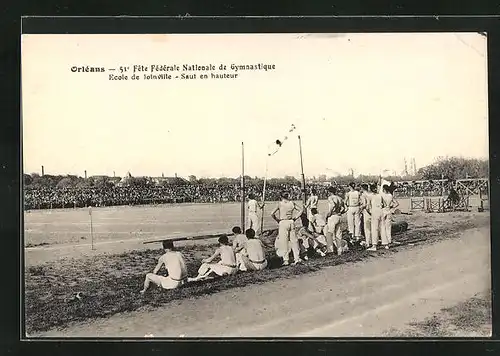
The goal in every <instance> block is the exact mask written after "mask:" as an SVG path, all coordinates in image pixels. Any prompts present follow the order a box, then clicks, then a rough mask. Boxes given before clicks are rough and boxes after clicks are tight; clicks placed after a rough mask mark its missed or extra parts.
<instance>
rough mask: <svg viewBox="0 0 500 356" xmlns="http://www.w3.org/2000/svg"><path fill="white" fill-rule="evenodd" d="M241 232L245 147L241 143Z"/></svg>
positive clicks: (243, 221)
mask: <svg viewBox="0 0 500 356" xmlns="http://www.w3.org/2000/svg"><path fill="white" fill-rule="evenodd" d="M241 230H242V231H245V146H244V143H243V142H242V143H241Z"/></svg>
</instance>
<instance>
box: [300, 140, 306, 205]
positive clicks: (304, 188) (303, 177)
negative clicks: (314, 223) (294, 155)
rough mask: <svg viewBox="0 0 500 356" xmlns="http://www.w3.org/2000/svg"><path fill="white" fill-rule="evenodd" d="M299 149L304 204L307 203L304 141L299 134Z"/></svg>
mask: <svg viewBox="0 0 500 356" xmlns="http://www.w3.org/2000/svg"><path fill="white" fill-rule="evenodd" d="M299 150H300V170H301V172H302V200H303V202H304V206H305V205H306V177H305V176H304V163H303V161H302V141H301V140H300V135H299Z"/></svg>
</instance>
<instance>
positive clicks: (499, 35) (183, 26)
mask: <svg viewBox="0 0 500 356" xmlns="http://www.w3.org/2000/svg"><path fill="white" fill-rule="evenodd" d="M396 6H397V5H396ZM181 13H182V12H181ZM22 22H23V26H22V31H23V33H300V32H312V33H319V32H443V31H473V32H487V34H488V35H487V36H488V53H487V56H488V86H489V94H488V103H489V143H490V187H491V190H490V195H491V202H490V207H491V211H490V214H491V215H490V216H491V235H492V237H494V236H496V235H498V231H499V224H498V220H497V219H495V214H496V212H497V211H498V210H497V206H498V200H499V199H498V198H499V197H498V194H499V190H498V183H499V182H500V175H499V171H498V158H497V152H498V150H497V146H496V141H495V140H494V133H495V132H496V130H495V123H496V122H497V120H498V119H497V117H498V114H499V112H500V107H499V104H497V102H496V101H495V99H496V98H498V97H499V94H500V90H499V89H500V80H499V79H500V68H498V65H495V64H498V59H499V52H500V26H499V24H500V22H499V18H494V17H452V16H428V17H418V16H404V17H388V16H373V17H370V16H364V17H347V16H340V17H299V16H290V17H274V18H264V17H226V18H220V17H218V18H217V17H191V16H176V17H169V18H159V17H149V18H140V17H127V16H122V17H114V18H104V17H99V18H97V17H94V18H77V17H72V18H54V17H51V18H46V17H28V18H24V19H23V21H22ZM18 35H19V34H18ZM18 38H19V37H18ZM17 45H18V46H17V48H16V49H17V53H16V54H17V58H11V57H7V56H5V57H2V59H4V58H5V59H6V61H7V64H10V65H11V67H12V68H13V69H14V72H11V73H10V74H11V75H13V74H14V76H15V77H17V78H14V79H15V80H17V82H16V83H15V85H14V88H9V90H10V91H9V90H8V91H7V92H6V94H7V96H6V98H7V100H6V101H5V103H6V104H7V106H8V105H9V104H10V105H13V109H14V110H13V112H12V113H13V115H12V119H10V120H11V121H8V120H5V119H4V120H2V121H1V122H2V124H3V127H2V129H0V134H2V140H1V141H0V142H1V145H2V147H1V149H0V157H2V158H1V161H0V182H2V183H4V184H2V185H1V186H0V187H1V188H3V187H4V186H5V187H7V191H6V194H5V198H4V199H2V205H1V207H2V213H3V214H2V219H1V220H0V228H1V230H2V231H5V232H6V233H5V234H2V235H4V236H5V240H7V241H5V242H6V243H7V244H6V245H7V248H8V251H10V247H13V248H12V254H9V256H10V257H13V258H14V261H13V262H14V263H13V264H14V265H15V266H16V268H19V267H21V271H23V265H22V261H21V259H20V257H21V256H22V254H23V250H22V245H20V244H19V243H18V242H19V234H20V232H21V231H20V230H21V227H22V209H21V205H20V200H19V199H20V197H22V196H21V186H20V182H21V181H20V180H19V179H20V178H21V177H22V171H21V167H22V166H21V164H20V163H21V152H20V145H19V144H20V140H21V138H22V136H21V135H22V131H21V125H20V121H19V112H20V82H19V74H20V46H19V41H18V42H17ZM16 60H17V63H16ZM4 80H5V78H4ZM4 98H5V96H4ZM3 203H6V204H5V205H4V204H3ZM13 207H14V208H15V209H12V208H13ZM19 212H21V213H19ZM499 245H500V244H499V243H498V242H496V240H495V239H494V238H492V240H491V250H492V256H491V260H492V261H491V266H492V291H493V298H492V299H493V317H494V319H493V337H494V338H495V337H498V332H499V330H500V328H499V327H498V325H499V324H498V320H496V319H497V315H498V312H497V310H498V300H497V298H496V297H495V294H496V293H495V292H496V290H497V288H498V286H497V282H496V278H495V277H496V276H498V272H497V271H498V267H499V263H498V262H497V261H498V250H499V247H500V246H499ZM4 246H5V245H4ZM14 251H16V252H14ZM3 262H5V260H4V261H3ZM3 262H2V263H3ZM11 270H12V267H11V268H10V269H9V268H8V266H7V267H6V268H4V271H5V272H6V273H5V274H4V278H5V280H4V281H7V283H8V286H6V290H16V291H17V290H19V287H20V286H21V284H22V278H23V277H22V275H21V278H19V276H18V275H15V274H11V273H9V271H11ZM4 297H5V295H4ZM4 297H2V299H4ZM7 302H8V303H9V304H10V302H13V303H12V304H11V305H12V307H10V308H9V307H7V308H5V309H4V311H3V316H2V318H1V319H2V321H3V322H4V323H5V322H7V323H10V326H8V325H2V329H1V331H2V333H1V335H2V336H1V339H0V340H1V341H2V344H4V343H5V344H6V346H7V347H8V349H9V350H10V351H14V352H16V351H17V352H19V353H22V354H24V353H26V352H33V351H36V352H37V353H40V352H42V353H44V352H47V353H49V352H50V353H51V354H59V353H64V354H67V353H68V352H71V353H75V354H79V353H85V354H88V353H90V352H92V351H94V350H93V348H94V347H95V348H98V349H99V351H101V352H112V351H115V350H116V351H117V352H120V353H123V351H125V352H131V353H132V352H134V353H137V352H141V353H144V352H151V353H153V352H156V353H158V352H160V351H162V350H163V351H166V350H168V352H169V353H174V354H177V353H181V352H188V353H190V352H196V351H207V350H206V348H205V347H206V346H208V345H207V344H206V343H205V341H209V342H210V347H211V348H212V350H210V351H215V352H219V353H220V352H223V351H226V352H231V353H233V354H234V353H245V352H247V353H248V352H251V353H255V352H256V350H254V349H258V350H260V351H262V350H266V351H268V352H269V353H273V354H275V353H277V352H286V351H290V350H289V348H293V350H294V351H295V352H297V353H306V352H307V353H310V352H315V351H316V352H321V353H325V352H328V351H336V352H339V351H340V352H353V353H366V352H370V351H371V352H373V351H375V352H376V351H379V352H385V353H388V352H397V353H403V352H404V353H410V354H414V353H417V352H418V353H419V354H420V353H422V351H423V352H427V353H428V352H431V353H433V352H436V353H442V352H443V351H451V352H453V354H462V353H465V352H467V353H471V352H472V353H473V354H478V355H479V354H481V353H486V352H492V351H494V350H498V346H497V343H495V342H494V341H493V339H492V340H484V339H469V340H468V341H466V340H464V339H455V340H453V339H451V340H450V339H446V340H440V341H439V343H438V342H435V341H436V340H425V339H424V340H411V339H410V340H406V339H392V340H388V339H370V340H369V341H364V342H361V343H353V342H351V341H360V340H362V339H357V338H356V339H354V338H353V339H332V340H331V341H325V340H324V339H309V340H307V341H302V340H299V339H295V340H293V341H292V340H290V339H274V341H275V342H270V341H269V340H262V339H261V340H258V341H253V340H254V339H248V341H243V342H241V341H239V340H241V339H238V341H231V339H229V340H226V341H222V340H220V339H202V340H200V341H193V340H179V341H173V342H172V341H160V340H155V341H152V342H151V341H149V340H148V341H146V342H144V341H132V340H130V339H125V340H126V341H127V342H122V340H123V339H118V338H109V339H101V340H100V341H98V342H89V341H91V340H92V339H87V340H82V341H83V342H80V341H73V340H74V339H69V341H68V342H64V344H62V343H61V344H59V343H54V342H51V341H48V340H47V341H22V342H19V341H18V342H17V343H15V340H19V336H20V332H21V324H20V320H19V318H18V317H19V310H20V309H19V308H20V306H21V305H22V304H23V303H22V295H17V296H15V297H14V298H11V299H10V300H7ZM7 338H8V339H10V340H11V342H8V341H7ZM12 341H14V343H12ZM128 341H130V342H128ZM9 346H10V347H9ZM70 350H71V351H70Z"/></svg>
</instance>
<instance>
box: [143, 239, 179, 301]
mask: <svg viewBox="0 0 500 356" xmlns="http://www.w3.org/2000/svg"><path fill="white" fill-rule="evenodd" d="M162 244H163V249H164V250H165V253H164V254H163V255H162V256H161V257H160V258H159V259H158V264H157V265H156V267H155V269H154V270H153V273H148V274H146V279H145V280H144V288H143V289H142V290H141V294H144V293H145V292H146V290H147V289H148V287H149V284H150V283H151V282H153V283H154V284H156V285H157V286H159V287H161V288H163V289H175V288H178V287H180V286H182V285H183V284H184V283H186V282H187V269H186V262H185V260H184V256H182V253H180V252H178V251H175V249H174V243H173V241H169V240H165V241H163V242H162ZM163 265H165V269H166V270H167V273H168V276H161V275H158V271H159V270H160V268H161V267H162V266H163Z"/></svg>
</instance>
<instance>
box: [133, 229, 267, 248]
mask: <svg viewBox="0 0 500 356" xmlns="http://www.w3.org/2000/svg"><path fill="white" fill-rule="evenodd" d="M274 230H276V229H266V230H264V234H266V233H269V232H272V231H274ZM233 235H234V234H233V233H232V232H229V233H222V232H219V233H210V234H204V235H199V234H197V235H194V234H191V235H174V236H172V235H170V236H161V237H156V238H154V239H149V240H146V241H143V242H142V243H143V244H152V243H157V242H162V241H165V240H169V241H174V242H175V241H195V240H208V239H214V238H219V237H221V236H233Z"/></svg>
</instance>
